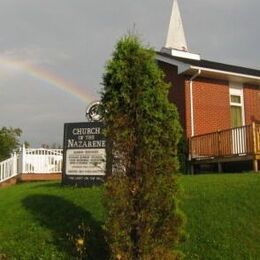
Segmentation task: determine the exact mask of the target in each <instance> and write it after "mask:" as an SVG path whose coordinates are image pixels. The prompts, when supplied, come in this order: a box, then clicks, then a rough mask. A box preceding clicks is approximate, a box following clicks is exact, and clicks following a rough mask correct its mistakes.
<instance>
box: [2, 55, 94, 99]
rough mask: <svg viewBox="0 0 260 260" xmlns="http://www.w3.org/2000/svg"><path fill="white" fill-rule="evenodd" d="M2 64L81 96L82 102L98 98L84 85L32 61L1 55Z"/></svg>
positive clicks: (75, 95) (78, 96)
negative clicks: (33, 63) (79, 84)
mask: <svg viewBox="0 0 260 260" xmlns="http://www.w3.org/2000/svg"><path fill="white" fill-rule="evenodd" d="M0 65H2V66H4V67H6V68H7V69H11V70H19V71H22V72H23V73H26V74H27V75H29V76H31V77H33V78H36V79H39V80H41V81H44V82H46V83H48V84H50V85H51V86H54V87H56V88H58V89H60V90H62V91H64V92H67V93H69V94H71V95H73V96H74V97H77V98H79V99H80V100H81V101H82V102H85V103H90V102H93V101H94V100H97V97H94V96H92V95H89V94H88V93H87V92H86V91H85V90H84V88H83V87H80V86H78V85H76V84H75V83H72V82H69V81H68V80H66V79H64V78H62V77H60V76H59V75H56V74H54V73H52V72H51V71H48V70H47V69H43V68H40V67H36V66H35V65H32V64H31V63H28V62H24V61H19V60H14V59H10V58H6V57H3V56H0Z"/></svg>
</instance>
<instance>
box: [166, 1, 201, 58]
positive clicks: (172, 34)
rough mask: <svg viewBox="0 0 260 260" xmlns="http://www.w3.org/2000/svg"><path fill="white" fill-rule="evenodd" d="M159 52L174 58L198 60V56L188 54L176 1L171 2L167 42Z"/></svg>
mask: <svg viewBox="0 0 260 260" xmlns="http://www.w3.org/2000/svg"><path fill="white" fill-rule="evenodd" d="M161 52H164V53H167V54H170V55H172V56H175V57H182V58H188V59H194V60H200V55H199V54H194V53H190V52H188V46H187V42H186V38H185V33H184V29H183V25H182V19H181V13H180V9H179V4H178V0H173V6H172V14H171V20H170V24H169V30H168V35H167V40H166V43H165V47H163V48H162V49H161Z"/></svg>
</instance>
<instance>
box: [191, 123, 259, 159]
mask: <svg viewBox="0 0 260 260" xmlns="http://www.w3.org/2000/svg"><path fill="white" fill-rule="evenodd" d="M254 136H255V137H254ZM255 140H256V141H255ZM255 147H256V148H255ZM255 150H256V151H255ZM256 152H257V153H260V124H256V123H253V124H251V125H245V126H241V127H236V128H230V129H225V130H221V131H217V132H212V133H207V134H202V135H197V136H193V137H191V138H190V140H189V153H190V159H209V158H218V157H228V156H235V155H252V154H255V153H256Z"/></svg>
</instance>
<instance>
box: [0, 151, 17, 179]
mask: <svg viewBox="0 0 260 260" xmlns="http://www.w3.org/2000/svg"><path fill="white" fill-rule="evenodd" d="M17 175H18V172H17V156H16V154H13V155H12V157H11V158H9V159H7V160H4V161H2V162H0V183H2V182H4V181H7V180H9V179H11V178H13V177H14V176H17Z"/></svg>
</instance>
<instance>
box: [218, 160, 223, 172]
mask: <svg viewBox="0 0 260 260" xmlns="http://www.w3.org/2000/svg"><path fill="white" fill-rule="evenodd" d="M222 171H223V170H222V163H221V162H218V173H221V172H222Z"/></svg>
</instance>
